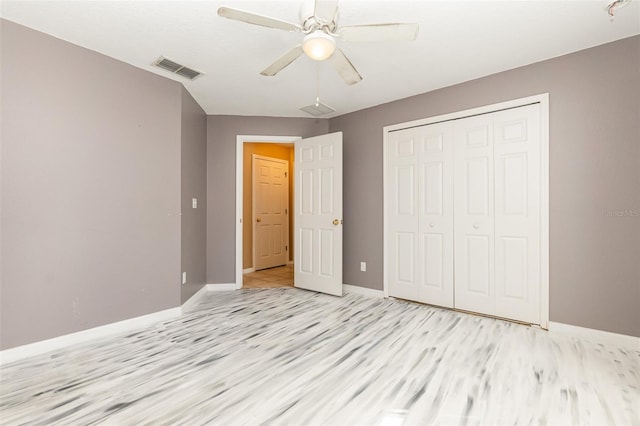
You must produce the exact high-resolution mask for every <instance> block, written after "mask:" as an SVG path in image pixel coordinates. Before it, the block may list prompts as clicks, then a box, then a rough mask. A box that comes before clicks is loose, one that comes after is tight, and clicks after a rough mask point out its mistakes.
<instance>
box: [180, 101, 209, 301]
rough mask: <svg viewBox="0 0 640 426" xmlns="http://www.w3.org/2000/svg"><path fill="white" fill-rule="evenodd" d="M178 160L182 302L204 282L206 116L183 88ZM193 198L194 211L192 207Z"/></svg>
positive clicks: (205, 281) (205, 242) (205, 270)
mask: <svg viewBox="0 0 640 426" xmlns="http://www.w3.org/2000/svg"><path fill="white" fill-rule="evenodd" d="M180 161H181V189H180V191H181V201H180V204H181V208H182V215H181V216H180V220H181V251H182V259H181V263H182V271H183V272H186V273H187V283H186V284H184V285H182V286H181V302H182V303H184V302H186V301H187V300H188V299H189V298H190V297H191V296H193V295H194V294H195V293H196V292H197V291H198V290H200V289H201V288H202V287H203V286H204V285H206V283H207V253H206V251H207V116H206V114H205V113H204V111H203V110H202V108H200V105H198V104H197V103H196V101H195V100H194V99H193V98H192V97H191V95H190V94H189V92H187V91H186V90H185V89H184V88H182V139H181V159H180ZM194 197H195V198H197V199H198V208H196V209H194V208H192V205H191V199H192V198H194Z"/></svg>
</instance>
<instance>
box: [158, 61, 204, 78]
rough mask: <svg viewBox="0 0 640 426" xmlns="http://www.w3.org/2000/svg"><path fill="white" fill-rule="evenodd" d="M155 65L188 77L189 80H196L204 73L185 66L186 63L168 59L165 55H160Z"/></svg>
mask: <svg viewBox="0 0 640 426" xmlns="http://www.w3.org/2000/svg"><path fill="white" fill-rule="evenodd" d="M154 65H155V66H157V67H160V68H162V69H164V70H167V71H169V72H172V73H174V74H178V75H180V76H182V77H185V78H188V79H189V80H195V79H196V78H198V77H200V76H201V75H202V73H201V72H200V71H196V70H194V69H192V68H189V67H185V66H184V65H182V64H179V63H177V62H174V61H172V60H171V59H167V58H165V57H163V56H160V57H159V58H158V60H157V61H156V62H155V64H154Z"/></svg>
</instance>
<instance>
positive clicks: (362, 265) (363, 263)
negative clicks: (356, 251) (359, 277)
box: [360, 262, 367, 272]
mask: <svg viewBox="0 0 640 426" xmlns="http://www.w3.org/2000/svg"><path fill="white" fill-rule="evenodd" d="M360 271H362V272H366V271H367V262H360Z"/></svg>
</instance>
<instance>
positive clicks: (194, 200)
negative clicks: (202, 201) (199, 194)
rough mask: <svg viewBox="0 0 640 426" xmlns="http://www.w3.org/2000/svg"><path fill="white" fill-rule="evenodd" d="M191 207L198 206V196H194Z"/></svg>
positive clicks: (195, 207)
mask: <svg viewBox="0 0 640 426" xmlns="http://www.w3.org/2000/svg"><path fill="white" fill-rule="evenodd" d="M191 207H193V208H194V209H197V208H198V199H197V198H192V199H191Z"/></svg>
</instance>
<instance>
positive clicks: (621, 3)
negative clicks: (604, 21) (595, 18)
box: [607, 0, 631, 16]
mask: <svg viewBox="0 0 640 426" xmlns="http://www.w3.org/2000/svg"><path fill="white" fill-rule="evenodd" d="M629 3H631V0H616V1H614V2H613V3H609V5H608V6H607V13H609V16H614V15H615V14H616V10H618V9H621V8H623V7H625V6H628V5H629Z"/></svg>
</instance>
